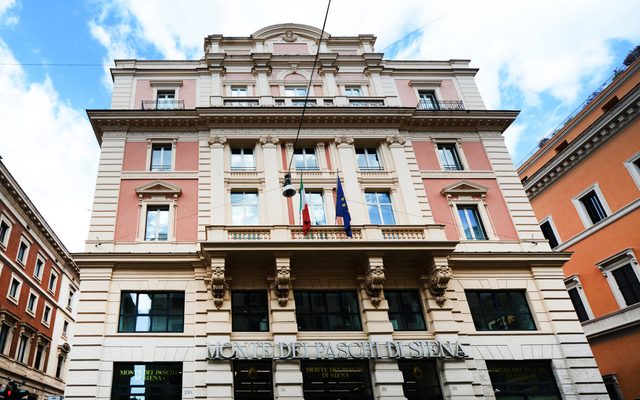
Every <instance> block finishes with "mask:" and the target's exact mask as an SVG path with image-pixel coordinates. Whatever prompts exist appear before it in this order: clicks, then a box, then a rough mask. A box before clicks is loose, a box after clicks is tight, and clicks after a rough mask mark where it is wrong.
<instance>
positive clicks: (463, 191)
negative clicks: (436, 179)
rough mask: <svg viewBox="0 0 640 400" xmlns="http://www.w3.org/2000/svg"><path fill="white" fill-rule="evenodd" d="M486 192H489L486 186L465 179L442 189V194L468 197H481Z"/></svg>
mask: <svg viewBox="0 0 640 400" xmlns="http://www.w3.org/2000/svg"><path fill="white" fill-rule="evenodd" d="M488 191H489V188H487V187H486V186H482V185H479V184H477V183H474V182H471V181H468V180H466V179H465V180H461V181H458V182H456V183H453V184H451V185H449V186H447V187H445V188H444V189H442V194H443V195H458V196H460V195H463V196H470V195H483V194H486V193H487V192H488Z"/></svg>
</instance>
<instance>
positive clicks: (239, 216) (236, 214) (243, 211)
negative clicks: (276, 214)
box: [231, 192, 260, 225]
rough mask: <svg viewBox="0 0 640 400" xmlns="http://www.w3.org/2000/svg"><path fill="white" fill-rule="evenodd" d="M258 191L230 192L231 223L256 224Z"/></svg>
mask: <svg viewBox="0 0 640 400" xmlns="http://www.w3.org/2000/svg"><path fill="white" fill-rule="evenodd" d="M259 223H260V215H259V214H258V193H255V192H233V193H231V225H258V224H259Z"/></svg>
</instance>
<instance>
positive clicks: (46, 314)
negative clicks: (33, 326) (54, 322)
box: [42, 304, 51, 326]
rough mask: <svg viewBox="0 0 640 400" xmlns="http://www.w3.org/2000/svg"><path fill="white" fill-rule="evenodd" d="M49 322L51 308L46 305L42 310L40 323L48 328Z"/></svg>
mask: <svg viewBox="0 0 640 400" xmlns="http://www.w3.org/2000/svg"><path fill="white" fill-rule="evenodd" d="M50 322H51V306H50V305H48V304H45V305H44V310H43V311H42V323H43V324H44V325H46V326H49V323H50Z"/></svg>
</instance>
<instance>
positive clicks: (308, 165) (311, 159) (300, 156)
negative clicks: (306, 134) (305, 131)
mask: <svg viewBox="0 0 640 400" xmlns="http://www.w3.org/2000/svg"><path fill="white" fill-rule="evenodd" d="M293 161H294V163H295V166H296V169H300V170H317V169H318V160H317V159H316V150H315V149H314V148H311V147H309V148H302V149H295V150H293Z"/></svg>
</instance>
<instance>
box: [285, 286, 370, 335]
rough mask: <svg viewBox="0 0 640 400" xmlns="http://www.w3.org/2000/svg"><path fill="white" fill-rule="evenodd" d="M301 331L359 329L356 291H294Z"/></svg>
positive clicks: (360, 325)
mask: <svg viewBox="0 0 640 400" xmlns="http://www.w3.org/2000/svg"><path fill="white" fill-rule="evenodd" d="M294 296H295V301H296V318H297V320H298V330H300V331H359V330H362V324H361V322H360V309H359V308H358V296H357V295H356V293H355V292H315V291H314V292H305V291H296V292H295V293H294Z"/></svg>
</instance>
